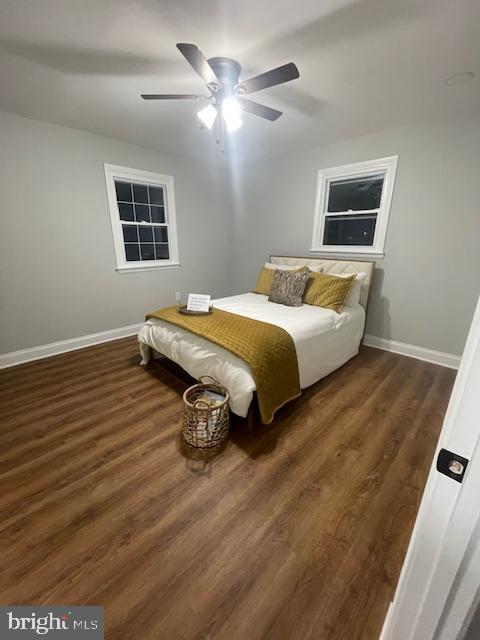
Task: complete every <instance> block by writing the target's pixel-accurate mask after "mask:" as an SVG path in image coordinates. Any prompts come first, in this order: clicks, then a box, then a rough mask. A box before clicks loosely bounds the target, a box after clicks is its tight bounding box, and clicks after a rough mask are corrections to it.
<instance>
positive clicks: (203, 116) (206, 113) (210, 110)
mask: <svg viewBox="0 0 480 640" xmlns="http://www.w3.org/2000/svg"><path fill="white" fill-rule="evenodd" d="M197 116H198V117H199V118H200V120H201V121H202V122H203V124H204V125H205V126H206V127H207V129H211V128H212V127H213V123H214V122H215V119H216V117H217V110H216V109H215V107H214V106H213V104H209V105H208V106H206V107H205V108H204V109H200V111H197Z"/></svg>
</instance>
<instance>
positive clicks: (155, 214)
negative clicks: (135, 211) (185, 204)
mask: <svg viewBox="0 0 480 640" xmlns="http://www.w3.org/2000/svg"><path fill="white" fill-rule="evenodd" d="M150 211H151V212H152V222H165V209H164V208H163V207H158V206H156V205H152V206H151V207H150Z"/></svg>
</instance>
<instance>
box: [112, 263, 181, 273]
mask: <svg viewBox="0 0 480 640" xmlns="http://www.w3.org/2000/svg"><path fill="white" fill-rule="evenodd" d="M180 266H181V264H180V262H169V263H168V264H152V265H145V266H139V265H135V266H132V267H130V266H122V267H117V271H118V273H137V272H139V271H155V270H157V269H176V268H177V267H180Z"/></svg>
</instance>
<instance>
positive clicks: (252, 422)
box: [245, 395, 258, 431]
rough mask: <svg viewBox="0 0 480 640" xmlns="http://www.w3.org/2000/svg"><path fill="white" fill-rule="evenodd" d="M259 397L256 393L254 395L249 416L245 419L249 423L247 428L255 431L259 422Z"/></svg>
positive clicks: (249, 408)
mask: <svg viewBox="0 0 480 640" xmlns="http://www.w3.org/2000/svg"><path fill="white" fill-rule="evenodd" d="M257 407H258V404H257V398H256V395H254V396H253V398H252V401H251V403H250V406H249V407H248V413H247V417H246V418H245V421H246V423H247V429H248V430H249V431H253V430H254V429H255V427H256V424H257V417H258V410H257Z"/></svg>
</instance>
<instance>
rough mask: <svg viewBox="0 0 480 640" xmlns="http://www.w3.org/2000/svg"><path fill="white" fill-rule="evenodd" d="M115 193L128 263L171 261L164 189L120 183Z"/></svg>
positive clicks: (117, 184)
mask: <svg viewBox="0 0 480 640" xmlns="http://www.w3.org/2000/svg"><path fill="white" fill-rule="evenodd" d="M115 189H116V194H117V206H118V213H119V217H120V220H121V224H122V234H123V244H124V249H125V259H126V261H127V262H149V261H164V260H169V259H170V249H169V231H168V222H167V221H166V206H165V199H164V188H163V187H162V186H155V185H149V184H145V183H136V182H125V181H121V180H120V181H115Z"/></svg>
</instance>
